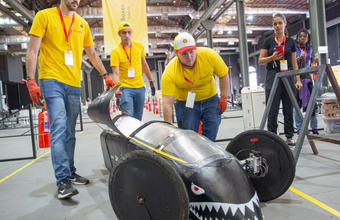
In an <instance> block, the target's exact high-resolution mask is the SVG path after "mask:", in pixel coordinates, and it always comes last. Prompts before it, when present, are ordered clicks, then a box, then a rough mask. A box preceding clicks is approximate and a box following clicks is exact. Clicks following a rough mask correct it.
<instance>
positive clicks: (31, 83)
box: [26, 79, 42, 105]
mask: <svg viewBox="0 0 340 220" xmlns="http://www.w3.org/2000/svg"><path fill="white" fill-rule="evenodd" d="M26 86H27V88H28V92H29V93H30V96H31V99H32V101H33V102H35V103H36V104H38V105H42V103H41V102H40V100H39V97H40V99H42V95H41V91H40V89H39V87H38V85H37V82H36V81H35V79H30V80H28V81H27V82H26Z"/></svg>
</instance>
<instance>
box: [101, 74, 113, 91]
mask: <svg viewBox="0 0 340 220" xmlns="http://www.w3.org/2000/svg"><path fill="white" fill-rule="evenodd" d="M103 78H104V80H105V84H106V86H107V90H109V89H110V87H111V86H112V87H114V86H115V82H113V80H112V79H111V76H110V75H109V74H107V75H105V74H104V76H103Z"/></svg>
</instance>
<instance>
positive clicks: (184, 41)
mask: <svg viewBox="0 0 340 220" xmlns="http://www.w3.org/2000/svg"><path fill="white" fill-rule="evenodd" d="M174 49H175V50H177V51H178V53H179V54H182V53H183V52H184V51H186V50H190V49H191V50H196V49H197V48H196V43H195V39H194V37H193V36H192V35H191V34H189V33H185V32H182V33H179V34H178V35H177V36H176V37H175V40H174Z"/></svg>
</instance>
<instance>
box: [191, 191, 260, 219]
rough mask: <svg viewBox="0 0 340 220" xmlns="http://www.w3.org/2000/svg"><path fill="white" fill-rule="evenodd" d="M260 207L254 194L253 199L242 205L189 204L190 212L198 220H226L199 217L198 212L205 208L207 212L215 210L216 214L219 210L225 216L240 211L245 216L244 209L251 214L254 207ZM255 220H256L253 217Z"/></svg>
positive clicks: (216, 203)
mask: <svg viewBox="0 0 340 220" xmlns="http://www.w3.org/2000/svg"><path fill="white" fill-rule="evenodd" d="M254 205H256V206H257V207H260V201H259V198H258V196H257V194H256V193H255V194H254V196H253V198H251V199H250V200H249V202H247V203H242V204H232V203H219V202H191V203H190V211H191V212H192V213H193V214H194V215H195V216H196V217H197V218H198V219H200V220H227V219H223V218H221V219H218V218H215V219H213V218H211V217H209V216H201V215H200V214H199V213H198V211H204V210H205V209H206V208H207V209H208V210H209V212H212V210H213V209H215V211H216V212H219V210H220V209H222V210H223V213H224V214H225V215H227V213H228V211H229V210H230V211H231V213H232V215H233V216H235V214H236V212H237V210H240V212H241V213H242V214H243V215H245V212H246V207H248V209H250V210H251V211H252V212H255V206H254ZM255 220H257V218H256V216H255Z"/></svg>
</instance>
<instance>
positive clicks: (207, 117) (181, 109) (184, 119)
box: [175, 94, 221, 141]
mask: <svg viewBox="0 0 340 220" xmlns="http://www.w3.org/2000/svg"><path fill="white" fill-rule="evenodd" d="M219 100H220V99H219V97H218V96H217V94H216V95H214V96H213V97H211V98H209V99H206V100H203V101H198V102H195V103H194V108H187V107H185V103H186V101H178V100H176V102H175V110H176V118H177V124H178V127H179V128H182V129H189V130H193V131H195V132H198V128H199V125H200V122H202V135H204V136H206V137H207V138H209V139H210V140H211V141H215V140H216V135H217V132H218V127H219V126H220V123H221V115H219V114H218V113H219V110H218V109H217V107H218V103H219Z"/></svg>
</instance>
